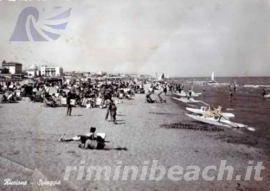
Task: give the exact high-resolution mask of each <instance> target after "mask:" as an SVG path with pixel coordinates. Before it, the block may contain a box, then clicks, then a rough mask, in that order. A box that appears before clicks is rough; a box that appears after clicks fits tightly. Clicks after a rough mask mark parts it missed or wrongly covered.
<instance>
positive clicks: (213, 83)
mask: <svg viewBox="0 0 270 191" xmlns="http://www.w3.org/2000/svg"><path fill="white" fill-rule="evenodd" d="M203 84H204V85H216V84H217V82H216V81H215V72H214V71H213V72H212V74H211V80H210V81H208V82H204V83H203Z"/></svg>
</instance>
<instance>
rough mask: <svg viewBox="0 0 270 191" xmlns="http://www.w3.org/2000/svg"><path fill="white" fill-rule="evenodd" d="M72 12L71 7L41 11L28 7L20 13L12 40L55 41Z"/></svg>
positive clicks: (64, 27)
mask: <svg viewBox="0 0 270 191" xmlns="http://www.w3.org/2000/svg"><path fill="white" fill-rule="evenodd" d="M70 13H71V8H69V9H66V10H63V9H62V7H53V9H52V10H50V11H48V12H47V11H45V10H44V9H43V10H42V11H41V12H39V11H38V10H37V9H36V8H34V7H27V8H25V9H24V10H23V11H22V12H21V13H20V15H19V18H18V21H17V23H16V26H15V29H14V32H13V34H12V36H11V38H10V41H55V40H57V39H58V38H59V37H60V36H61V32H62V31H63V30H65V29H66V27H67V24H68V19H69V16H70Z"/></svg>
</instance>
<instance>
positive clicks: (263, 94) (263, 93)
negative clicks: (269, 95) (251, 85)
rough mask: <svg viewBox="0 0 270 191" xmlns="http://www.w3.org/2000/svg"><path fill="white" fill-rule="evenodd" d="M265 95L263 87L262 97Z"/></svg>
mask: <svg viewBox="0 0 270 191" xmlns="http://www.w3.org/2000/svg"><path fill="white" fill-rule="evenodd" d="M265 95H266V92H265V89H264V88H263V92H262V97H263V98H264V96H265Z"/></svg>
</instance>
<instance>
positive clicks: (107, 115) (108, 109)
mask: <svg viewBox="0 0 270 191" xmlns="http://www.w3.org/2000/svg"><path fill="white" fill-rule="evenodd" d="M111 103H112V100H111V99H108V100H107V103H106V105H107V112H106V115H105V120H107V119H108V117H109V113H110V105H111Z"/></svg>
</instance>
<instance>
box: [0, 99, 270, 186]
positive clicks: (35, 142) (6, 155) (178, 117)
mask: <svg viewBox="0 0 270 191" xmlns="http://www.w3.org/2000/svg"><path fill="white" fill-rule="evenodd" d="M154 96H156V95H154ZM166 99H167V103H164V104H162V103H157V104H146V103H145V95H136V96H135V97H134V99H133V100H124V101H123V103H122V104H118V105H117V107H118V115H117V120H118V125H114V124H113V123H111V122H107V121H105V119H104V118H105V113H106V110H104V109H85V108H74V109H73V113H72V114H73V115H72V116H71V117H68V116H66V108H64V107H59V108H46V107H44V106H43V104H41V103H31V102H29V101H28V100H27V99H24V100H23V101H21V102H20V103H18V104H0V113H1V115H0V128H1V134H0V140H1V141H0V151H1V160H0V167H1V168H0V174H1V185H0V190H53V189H57V190H170V191H171V190H260V191H264V190H265V191H266V190H269V187H270V183H269V180H270V178H269V176H270V175H269V166H270V165H269V164H270V163H269V161H270V160H269V159H270V158H269V151H268V150H267V147H269V144H268V143H265V142H264V143H262V142H259V141H258V140H254V139H253V138H252V136H250V135H247V134H245V133H244V132H242V131H239V130H231V129H225V130H224V131H218V132H210V131H200V130H190V129H181V128H165V127H164V126H162V125H169V124H172V123H183V122H185V123H189V122H191V121H190V119H189V118H187V117H186V116H185V115H184V109H183V108H184V107H179V105H178V104H177V103H176V102H175V101H174V100H171V98H170V96H167V97H166ZM92 126H93V127H97V132H101V133H106V135H107V140H108V141H110V143H108V144H107V146H108V148H109V149H108V150H82V149H80V148H78V143H77V142H70V143H63V142H59V141H58V140H59V139H60V138H68V137H73V136H75V135H78V134H85V133H87V132H88V131H89V128H90V127H92ZM122 147H126V148H127V150H118V149H117V148H122ZM269 148H270V147H269ZM153 160H158V161H159V165H163V166H164V167H165V168H166V169H169V168H170V167H172V166H175V165H179V166H182V167H183V168H185V167H186V166H188V165H198V166H199V167H201V168H203V167H205V166H208V165H217V166H219V164H220V161H221V160H227V164H228V165H233V166H234V168H235V173H236V174H244V172H245V169H246V167H247V164H248V161H250V160H253V161H255V163H256V162H257V161H263V162H264V165H265V166H266V170H265V171H263V177H264V180H263V181H261V182H256V181H242V180H239V181H226V180H223V181H210V182H207V181H204V180H201V179H200V180H198V181H189V182H187V181H184V180H182V181H172V180H170V179H168V178H167V176H166V177H165V178H164V179H162V180H161V181H150V180H145V181H141V180H136V181H132V180H126V181H119V180H118V181H116V180H103V179H102V180H99V181H95V180H94V179H91V180H85V179H83V180H76V177H77V173H74V174H72V176H71V177H70V180H69V181H65V180H63V177H64V173H65V170H66V167H67V166H80V164H81V162H82V161H85V164H84V163H82V165H84V166H98V165H100V166H110V167H111V168H115V167H116V166H117V161H122V164H125V165H129V166H134V165H136V166H138V167H139V169H141V168H142V167H143V165H144V162H145V161H149V162H150V164H151V163H152V161H153ZM149 166H151V165H149ZM46 177H47V179H48V180H61V185H60V186H55V187H49V186H43V187H38V186H37V185H36V184H35V182H36V181H38V180H39V179H44V178H46ZM7 178H10V179H12V180H21V181H24V180H27V181H29V182H32V183H33V185H31V184H30V185H28V186H19V187H18V186H4V185H3V181H4V179H7Z"/></svg>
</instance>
